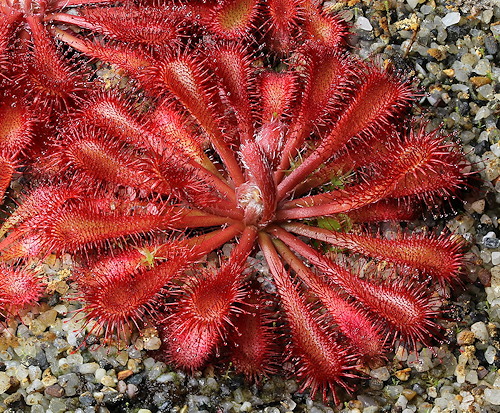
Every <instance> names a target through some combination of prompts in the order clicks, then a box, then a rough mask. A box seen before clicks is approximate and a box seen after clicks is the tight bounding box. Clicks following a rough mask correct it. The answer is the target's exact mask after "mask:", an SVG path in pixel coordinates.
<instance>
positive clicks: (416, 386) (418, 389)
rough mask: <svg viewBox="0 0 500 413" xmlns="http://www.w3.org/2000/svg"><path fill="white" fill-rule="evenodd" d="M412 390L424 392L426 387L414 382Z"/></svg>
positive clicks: (419, 392) (418, 392)
mask: <svg viewBox="0 0 500 413" xmlns="http://www.w3.org/2000/svg"><path fill="white" fill-rule="evenodd" d="M412 390H413V391H414V392H415V393H417V394H420V395H422V394H424V393H425V389H424V388H423V387H422V386H421V385H420V384H418V383H416V384H414V385H413V387H412Z"/></svg>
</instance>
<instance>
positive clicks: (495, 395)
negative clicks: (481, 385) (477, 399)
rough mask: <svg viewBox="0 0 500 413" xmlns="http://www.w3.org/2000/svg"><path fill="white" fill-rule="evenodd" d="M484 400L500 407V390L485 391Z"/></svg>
mask: <svg viewBox="0 0 500 413" xmlns="http://www.w3.org/2000/svg"><path fill="white" fill-rule="evenodd" d="M484 400H486V401H487V402H488V403H491V404H493V405H495V406H500V389H484Z"/></svg>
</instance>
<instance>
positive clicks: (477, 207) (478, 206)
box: [470, 199, 486, 214]
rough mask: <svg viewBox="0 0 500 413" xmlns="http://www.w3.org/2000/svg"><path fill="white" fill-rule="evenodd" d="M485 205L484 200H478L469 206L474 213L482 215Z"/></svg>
mask: <svg viewBox="0 0 500 413" xmlns="http://www.w3.org/2000/svg"><path fill="white" fill-rule="evenodd" d="M485 205H486V201H485V200H484V199H479V200H477V201H474V202H473V203H472V204H471V206H470V207H471V208H472V210H473V211H474V212H477V213H478V214H482V213H483V212H484V207H485Z"/></svg>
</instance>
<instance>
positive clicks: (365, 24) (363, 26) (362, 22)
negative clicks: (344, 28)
mask: <svg viewBox="0 0 500 413" xmlns="http://www.w3.org/2000/svg"><path fill="white" fill-rule="evenodd" d="M355 26H356V27H357V28H358V29H360V30H364V31H367V32H369V31H371V30H372V29H373V26H372V25H371V23H370V20H368V19H367V18H366V17H363V16H359V17H358V20H356V24H355Z"/></svg>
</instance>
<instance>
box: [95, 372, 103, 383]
mask: <svg viewBox="0 0 500 413" xmlns="http://www.w3.org/2000/svg"><path fill="white" fill-rule="evenodd" d="M105 375H106V370H104V369H97V370H96V371H95V373H94V376H95V380H96V381H97V382H98V383H100V382H101V380H102V378H103V377H104V376H105Z"/></svg>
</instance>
